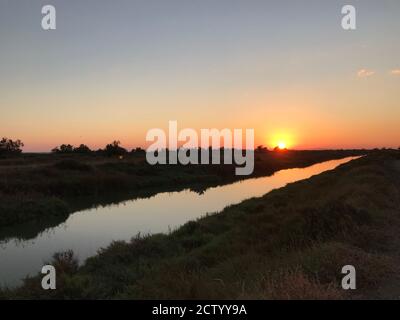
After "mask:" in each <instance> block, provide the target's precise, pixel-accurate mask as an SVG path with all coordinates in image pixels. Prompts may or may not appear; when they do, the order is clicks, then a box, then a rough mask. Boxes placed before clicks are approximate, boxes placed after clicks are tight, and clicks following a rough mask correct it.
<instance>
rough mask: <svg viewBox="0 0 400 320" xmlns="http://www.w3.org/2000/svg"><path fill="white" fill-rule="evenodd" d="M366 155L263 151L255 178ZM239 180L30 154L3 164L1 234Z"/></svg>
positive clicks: (93, 158) (216, 168)
mask: <svg viewBox="0 0 400 320" xmlns="http://www.w3.org/2000/svg"><path fill="white" fill-rule="evenodd" d="M362 152H365V151H357V150H353V151H287V152H258V153H257V154H256V157H257V161H256V163H255V171H254V175H253V176H262V175H268V174H272V173H273V172H274V171H276V170H279V169H284V168H291V167H304V166H308V165H311V164H314V163H317V162H321V161H324V160H330V159H337V158H343V157H345V156H350V155H357V154H361V153H362ZM239 178H243V177H238V176H235V175H234V166H232V165H226V166H225V165H191V166H180V165H158V166H150V165H149V164H147V162H146V160H145V156H144V155H143V154H128V155H126V156H125V157H124V158H123V159H119V158H116V157H114V158H113V157H105V156H99V155H96V154H89V155H79V154H75V155H58V154H25V155H20V156H18V157H14V158H5V159H0V233H1V229H2V228H4V227H10V226H13V225H19V224H21V223H24V222H30V221H43V220H45V219H49V218H54V217H61V216H65V217H67V216H68V213H71V212H73V211H74V210H77V209H84V208H88V207H91V206H93V205H99V204H107V201H113V200H112V199H113V198H114V199H117V200H126V199H130V198H134V197H138V196H141V195H142V194H144V193H147V194H148V193H155V192H159V191H172V190H180V189H183V188H188V187H193V188H195V189H196V190H200V191H201V190H202V189H204V188H207V187H210V186H213V185H217V184H223V183H229V182H232V181H234V180H237V179H239ZM121 198H122V199H121ZM83 199H85V201H83Z"/></svg>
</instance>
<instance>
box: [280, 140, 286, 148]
mask: <svg viewBox="0 0 400 320" xmlns="http://www.w3.org/2000/svg"><path fill="white" fill-rule="evenodd" d="M278 148H279V149H281V150H282V149H286V143H285V142H283V141H280V142H278Z"/></svg>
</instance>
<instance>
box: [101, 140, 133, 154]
mask: <svg viewBox="0 0 400 320" xmlns="http://www.w3.org/2000/svg"><path fill="white" fill-rule="evenodd" d="M120 144H121V142H119V141H117V140H116V141H113V142H112V143H110V144H108V145H106V148H105V149H104V151H105V153H106V154H107V155H108V156H120V155H123V154H125V153H127V152H128V151H127V150H126V149H125V148H122V147H120Z"/></svg>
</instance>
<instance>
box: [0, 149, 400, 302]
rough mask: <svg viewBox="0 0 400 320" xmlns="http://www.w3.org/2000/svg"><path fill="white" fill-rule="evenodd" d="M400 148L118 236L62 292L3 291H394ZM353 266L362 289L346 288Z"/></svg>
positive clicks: (177, 295) (18, 293)
mask: <svg viewBox="0 0 400 320" xmlns="http://www.w3.org/2000/svg"><path fill="white" fill-rule="evenodd" d="M399 207H400V153H399V152H398V151H381V152H376V153H374V154H370V155H368V156H366V157H363V158H360V159H357V160H353V161H351V162H349V163H347V164H344V165H341V166H340V167H339V168H337V169H335V170H332V171H328V172H325V173H322V174H320V175H318V176H314V177H312V178H310V179H307V180H303V181H299V182H296V183H293V184H290V185H288V186H286V187H284V188H281V189H277V190H274V191H272V192H270V193H268V194H267V195H265V196H263V197H261V198H254V199H250V200H247V201H244V202H242V203H240V204H238V205H234V206H231V207H228V208H226V209H225V210H223V211H222V212H221V213H218V214H213V215H210V216H207V217H205V218H202V219H198V220H196V221H192V222H189V223H187V224H185V225H184V226H182V227H181V228H179V229H178V230H176V231H173V232H171V233H170V234H167V235H164V234H157V235H152V236H148V237H140V236H138V237H136V238H134V239H133V240H132V241H131V242H129V243H126V242H115V243H113V244H112V245H111V246H109V247H108V248H107V249H104V250H101V251H100V252H99V254H98V255H97V256H95V257H93V258H89V259H88V260H87V262H86V263H85V264H84V265H83V266H82V267H78V264H77V263H76V261H75V259H74V256H73V254H72V253H71V254H64V255H57V256H56V257H55V260H54V261H53V264H54V265H55V266H56V269H57V270H58V273H57V290H55V291H50V292H49V291H44V290H42V289H41V287H40V278H37V277H34V278H30V279H27V280H26V281H25V283H24V285H23V286H22V287H21V288H19V289H16V290H10V291H9V290H3V291H2V293H1V294H0V296H2V297H3V298H46V299H47V298H61V299H65V298H86V299H99V298H100V299H101V298H129V299H151V298H158V299H237V298H241V299H247V298H255V299H354V298H374V297H375V298H383V297H385V298H393V297H398V295H399V292H398V288H399V287H400V286H396V285H393V284H396V283H397V284H398V283H399V282H398V278H397V274H398V271H399V268H398V266H399V265H400V248H399V246H398V243H399V242H398V241H399V234H400V232H399V231H400V212H399ZM344 265H354V266H355V268H356V270H357V290H354V291H344V290H342V288H341V285H340V284H341V279H342V276H343V275H342V274H341V269H342V267H343V266H344Z"/></svg>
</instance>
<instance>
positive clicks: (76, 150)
mask: <svg viewBox="0 0 400 320" xmlns="http://www.w3.org/2000/svg"><path fill="white" fill-rule="evenodd" d="M90 152H91V150H90V148H89V147H88V146H87V145H85V144H81V145H80V146H79V147H77V148H74V153H90Z"/></svg>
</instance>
